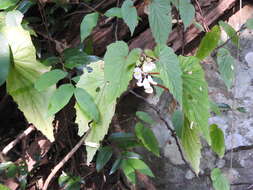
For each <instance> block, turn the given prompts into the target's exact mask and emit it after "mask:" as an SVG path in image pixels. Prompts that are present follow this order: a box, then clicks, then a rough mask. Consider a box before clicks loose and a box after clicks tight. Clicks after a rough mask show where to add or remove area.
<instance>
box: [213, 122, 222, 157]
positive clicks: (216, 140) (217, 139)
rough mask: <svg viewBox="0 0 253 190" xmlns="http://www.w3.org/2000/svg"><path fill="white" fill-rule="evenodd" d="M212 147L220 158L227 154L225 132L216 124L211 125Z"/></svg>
mask: <svg viewBox="0 0 253 190" xmlns="http://www.w3.org/2000/svg"><path fill="white" fill-rule="evenodd" d="M210 136H211V147H212V150H213V151H214V152H216V153H217V154H218V155H219V156H220V157H223V156H224V154H225V140H224V134H223V131H222V130H221V129H220V128H218V126H217V125H216V124H212V125H210Z"/></svg>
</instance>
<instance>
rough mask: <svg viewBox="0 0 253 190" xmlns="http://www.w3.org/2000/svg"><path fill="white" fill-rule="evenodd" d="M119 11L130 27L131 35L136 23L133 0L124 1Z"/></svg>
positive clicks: (136, 17)
mask: <svg viewBox="0 0 253 190" xmlns="http://www.w3.org/2000/svg"><path fill="white" fill-rule="evenodd" d="M121 13H122V17H123V20H124V21H125V23H126V24H127V26H128V27H129V28H130V31H131V35H133V33H134V29H135V27H136V26H137V25H138V16H137V10H136V8H135V7H134V3H133V1H131V0H126V1H124V3H123V5H122V7H121Z"/></svg>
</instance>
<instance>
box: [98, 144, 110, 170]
mask: <svg viewBox="0 0 253 190" xmlns="http://www.w3.org/2000/svg"><path fill="white" fill-rule="evenodd" d="M111 157H112V148H111V147H108V146H106V147H103V148H101V149H100V150H99V152H98V155H97V159H96V170H97V171H98V172H99V171H100V170H102V169H103V167H104V166H105V165H106V163H107V162H108V161H109V160H110V159H111Z"/></svg>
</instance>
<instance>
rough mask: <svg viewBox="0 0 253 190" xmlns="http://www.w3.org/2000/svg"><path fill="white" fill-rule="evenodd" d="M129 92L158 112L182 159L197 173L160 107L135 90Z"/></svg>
mask: <svg viewBox="0 0 253 190" xmlns="http://www.w3.org/2000/svg"><path fill="white" fill-rule="evenodd" d="M129 92H130V93H132V94H133V95H135V96H136V97H137V98H139V99H142V100H143V101H144V102H145V103H147V105H148V106H149V107H150V108H152V109H153V110H154V111H155V112H156V114H157V116H158V117H159V119H160V120H161V121H162V122H163V123H164V124H165V126H166V128H167V129H168V130H169V131H170V133H171V136H172V137H173V138H174V139H175V142H176V145H177V148H178V151H179V153H180V156H181V158H182V160H183V161H184V163H185V164H186V165H187V166H188V167H189V168H190V170H191V171H192V172H193V173H194V174H195V172H194V170H193V169H192V168H191V166H190V165H189V163H188V162H187V161H186V159H185V157H184V154H183V150H182V148H181V145H180V143H179V140H178V138H177V136H176V132H175V131H174V130H173V129H172V128H171V126H170V125H169V123H168V122H167V121H166V120H165V119H164V118H163V117H162V114H161V112H160V110H159V109H158V108H156V107H155V106H153V105H152V104H150V103H149V102H148V101H147V100H146V98H144V97H143V96H141V95H139V94H137V93H136V92H134V91H133V90H130V91H129Z"/></svg>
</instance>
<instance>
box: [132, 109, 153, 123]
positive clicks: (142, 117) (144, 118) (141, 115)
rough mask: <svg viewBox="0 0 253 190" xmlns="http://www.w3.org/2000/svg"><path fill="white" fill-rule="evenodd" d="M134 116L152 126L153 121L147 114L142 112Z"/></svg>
mask: <svg viewBox="0 0 253 190" xmlns="http://www.w3.org/2000/svg"><path fill="white" fill-rule="evenodd" d="M136 116H137V117H138V118H139V119H140V120H142V121H145V122H146V123H149V124H153V123H154V120H153V119H152V118H151V117H150V115H149V114H148V113H147V112H143V111H137V112H136Z"/></svg>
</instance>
